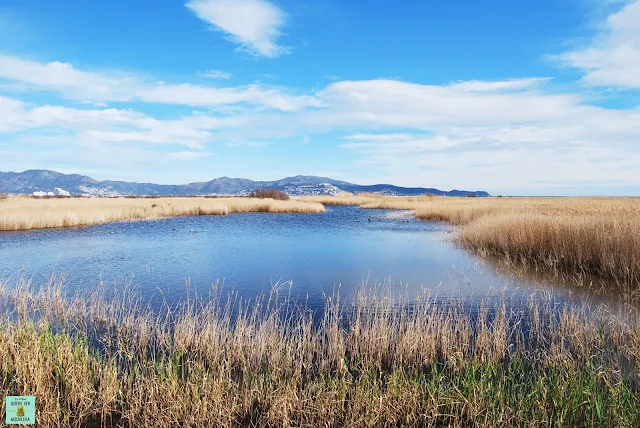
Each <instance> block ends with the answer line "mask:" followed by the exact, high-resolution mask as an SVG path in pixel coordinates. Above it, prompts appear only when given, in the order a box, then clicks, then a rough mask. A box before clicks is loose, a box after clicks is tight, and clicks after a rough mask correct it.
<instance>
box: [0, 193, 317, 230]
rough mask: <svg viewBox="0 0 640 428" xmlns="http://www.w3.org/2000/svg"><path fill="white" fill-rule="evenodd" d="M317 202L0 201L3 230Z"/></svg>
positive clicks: (289, 208)
mask: <svg viewBox="0 0 640 428" xmlns="http://www.w3.org/2000/svg"><path fill="white" fill-rule="evenodd" d="M323 211H324V206H323V205H322V204H320V203H317V202H303V201H296V200H288V201H278V200H273V199H253V198H198V197H191V198H188V197H185V198H153V199H146V198H135V199H128V198H52V199H34V198H25V197H10V198H7V199H3V200H0V231H8V230H28V229H45V228H53V227H69V226H85V225H91V224H100V223H108V222H113V221H125V220H141V219H156V218H162V217H177V216H189V215H225V214H231V213H244V212H270V213H320V212H323Z"/></svg>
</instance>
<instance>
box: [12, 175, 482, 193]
mask: <svg viewBox="0 0 640 428" xmlns="http://www.w3.org/2000/svg"><path fill="white" fill-rule="evenodd" d="M55 187H59V188H62V189H64V190H67V191H69V192H71V194H72V195H81V194H90V195H94V196H117V195H176V196H181V195H244V194H247V193H248V192H250V191H252V190H254V189H255V188H257V187H268V188H275V189H278V190H282V191H284V192H287V193H288V194H290V195H292V196H304V195H335V194H337V193H339V192H340V191H347V192H354V193H357V192H379V193H383V194H387V195H402V196H411V195H421V194H425V193H431V194H434V195H444V196H467V195H469V194H471V193H475V194H476V195H477V196H489V194H488V193H487V192H485V191H482V190H472V191H469V190H451V191H443V190H439V189H433V188H425V187H400V186H394V185H391V184H374V185H369V186H361V185H359V184H353V183H348V182H346V181H340V180H334V179H331V178H326V177H316V176H312V175H296V176H295V177H286V178H283V179H281V180H275V181H253V180H248V179H246V178H229V177H220V178H215V179H213V180H211V181H207V182H201V183H189V184H179V185H166V184H154V183H133V182H127V181H110V180H106V181H97V180H94V179H93V178H91V177H87V176H86V175H78V174H62V173H60V172H56V171H49V170H29V171H24V172H0V192H6V193H27V194H30V193H33V192H36V191H45V192H50V191H53V189H54V188H55Z"/></svg>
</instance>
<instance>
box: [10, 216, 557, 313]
mask: <svg viewBox="0 0 640 428" xmlns="http://www.w3.org/2000/svg"><path fill="white" fill-rule="evenodd" d="M191 230H196V231H197V232H192V231H191ZM451 230H452V228H451V227H450V226H447V225H444V224H441V223H434V222H422V221H416V220H414V219H413V218H412V217H410V216H407V215H406V214H404V215H403V213H401V212H397V211H396V212H393V211H386V210H362V209H360V208H358V207H327V211H326V213H324V214H310V215H307V214H292V215H290V214H256V213H251V214H233V215H228V216H202V217H178V218H170V219H163V220H156V221H143V222H131V223H112V224H105V225H98V226H92V227H84V228H75V229H56V230H38V231H29V232H10V233H3V234H1V235H0V272H2V275H3V276H5V277H6V276H8V275H11V274H14V273H15V272H16V271H17V270H18V269H19V268H20V266H22V265H24V266H25V270H26V272H27V273H28V274H29V275H31V276H32V277H33V279H34V281H35V282H36V283H41V282H43V281H45V280H46V279H47V277H48V276H49V275H50V274H51V273H52V272H56V273H58V274H60V273H64V275H65V278H66V283H67V285H68V286H69V287H70V288H71V289H76V290H82V289H87V288H89V289H91V288H93V287H95V285H96V284H97V283H99V282H100V281H102V282H103V283H104V284H105V285H107V286H111V287H112V286H113V285H114V284H115V286H117V287H121V286H124V285H128V284H131V285H135V286H136V287H138V288H139V289H140V290H141V292H142V293H143V295H145V296H152V295H154V294H156V293H158V291H157V290H158V289H160V290H162V292H163V296H164V298H166V299H167V300H168V301H175V300H176V299H182V298H183V297H184V296H185V293H186V290H187V287H186V283H187V281H189V283H190V289H191V291H196V292H199V293H200V294H207V293H208V291H209V290H210V287H211V284H212V283H215V282H216V280H220V281H223V280H224V283H225V288H226V289H227V290H229V289H231V288H233V289H235V290H236V291H238V293H239V294H240V295H241V296H245V297H255V296H256V295H258V294H261V293H268V292H269V291H270V290H271V289H272V287H273V285H274V284H283V283H286V282H287V281H292V285H291V291H290V292H291V294H292V295H293V296H294V297H298V298H303V299H305V300H306V299H307V296H308V303H309V304H310V305H311V306H312V307H317V306H318V305H320V304H321V302H322V294H323V293H326V294H331V293H332V292H333V291H334V290H335V289H337V287H338V285H339V284H340V292H341V294H351V293H352V292H353V291H354V290H355V289H357V288H359V287H360V286H361V285H362V284H363V283H364V282H366V283H367V284H368V285H370V286H373V285H375V284H376V283H380V282H386V283H391V284H393V285H394V286H402V287H405V293H406V294H407V295H412V294H415V293H416V292H421V291H422V290H423V289H424V290H427V291H428V292H429V293H430V294H431V295H432V296H436V295H437V296H438V297H443V298H448V297H458V298H459V297H463V298H465V299H470V300H474V299H477V298H484V297H487V296H495V295H497V294H500V293H501V292H502V291H505V292H506V293H507V294H512V293H514V292H517V290H519V289H523V290H524V291H533V290H534V289H535V288H536V287H540V286H541V284H540V283H539V282H532V281H528V280H525V279H515V278H514V277H512V276H511V275H509V274H500V273H499V272H498V271H497V270H496V269H495V268H493V267H492V266H491V265H490V264H485V263H482V262H480V261H479V260H478V259H477V258H475V257H473V256H472V255H470V254H468V253H467V252H465V251H462V250H460V249H457V248H455V247H454V245H452V243H451V242H450V240H449V236H450V235H449V234H448V233H447V232H449V231H451ZM283 288H285V289H286V290H287V292H289V286H288V285H286V284H285V285H283ZM554 290H555V292H559V293H560V294H562V293H563V292H564V291H565V290H566V289H565V288H564V287H563V286H561V285H556V286H555V287H554Z"/></svg>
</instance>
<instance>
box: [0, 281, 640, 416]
mask: <svg viewBox="0 0 640 428" xmlns="http://www.w3.org/2000/svg"><path fill="white" fill-rule="evenodd" d="M220 297H221V296H219V295H218V296H216V295H213V296H212V299H211V300H210V301H208V303H205V302H204V301H200V302H196V303H194V301H193V300H191V301H190V303H187V304H184V305H183V306H180V307H178V308H168V307H163V308H161V309H160V310H158V311H157V312H151V311H149V310H146V309H141V308H143V307H144V306H143V305H142V304H141V303H140V301H139V300H137V299H136V298H135V296H132V295H129V294H126V293H125V294H123V295H119V296H117V298H116V299H114V300H106V299H104V298H103V297H101V295H100V294H93V295H90V296H78V297H75V298H68V297H67V296H66V294H65V293H64V290H61V289H60V288H59V287H58V286H56V285H52V284H50V285H49V286H47V287H44V288H43V289H41V290H40V291H37V292H36V291H34V289H33V288H32V287H30V286H29V285H28V284H26V283H24V282H23V281H21V280H16V281H14V282H12V284H10V285H8V286H6V287H4V288H3V289H2V291H1V292H0V305H1V306H2V309H3V311H2V317H0V390H1V392H2V394H3V395H35V396H36V405H37V420H38V421H39V422H38V424H39V425H40V426H47V427H81V426H96V427H97V426H119V427H174V426H182V427H208V426H211V427H232V426H255V427H266V426H283V427H294V426H306V427H315V426H349V427H375V426H425V427H428V426H434V427H435V426H453V427H463V426H487V427H504V426H535V427H546V426H548V427H551V426H603V427H604V426H638V425H639V424H640V387H639V383H638V382H639V377H638V376H639V371H640V329H639V328H638V325H639V320H638V318H637V316H635V315H633V316H632V317H631V319H629V318H627V319H626V320H622V319H621V318H619V317H615V316H613V315H611V314H608V313H606V312H601V313H598V314H592V313H590V312H589V310H588V308H586V307H584V306H573V305H570V304H559V305H558V304H557V302H554V301H553V300H551V299H550V298H549V297H548V296H531V298H530V300H529V301H528V302H527V303H526V304H525V307H524V310H511V309H510V305H509V299H506V298H505V299H503V300H498V301H492V302H485V304H483V305H482V306H481V307H480V309H479V312H478V313H477V314H475V315H472V314H470V313H469V312H468V311H466V310H464V309H463V308H462V306H461V305H460V304H456V303H453V302H452V303H449V304H442V305H436V304H434V302H433V301H432V300H430V299H429V298H428V296H419V297H420V299H419V301H418V302H417V304H415V305H413V306H411V308H412V310H408V309H405V310H403V309H401V306H398V303H403V302H402V301H400V302H398V300H394V299H392V298H391V293H385V292H380V291H374V292H362V293H361V294H359V295H357V296H355V298H354V300H353V301H352V302H351V303H349V304H340V303H339V297H338V296H333V297H332V298H329V299H327V301H326V307H325V309H324V311H322V313H320V314H319V315H318V318H317V319H316V320H315V321H314V319H313V318H312V317H311V315H310V313H309V312H308V311H306V310H305V308H304V307H299V306H296V305H294V304H292V303H291V302H290V301H289V300H286V299H282V298H281V297H280V298H279V297H278V296H277V295H272V296H270V298H262V299H258V300H257V302H253V303H254V304H247V303H245V302H242V301H241V300H239V299H237V298H233V297H230V298H229V299H227V300H225V299H221V298H220ZM256 303H259V304H256ZM404 303H406V302H404ZM2 405H3V406H4V400H2ZM2 410H4V409H2Z"/></svg>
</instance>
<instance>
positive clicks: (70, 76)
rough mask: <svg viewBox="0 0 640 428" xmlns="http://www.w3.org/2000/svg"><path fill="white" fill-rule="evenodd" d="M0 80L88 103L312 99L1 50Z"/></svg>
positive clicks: (279, 106)
mask: <svg viewBox="0 0 640 428" xmlns="http://www.w3.org/2000/svg"><path fill="white" fill-rule="evenodd" d="M0 79H6V80H9V81H12V82H18V83H20V84H22V85H27V87H31V88H33V89H37V90H45V91H53V92H57V93H60V94H61V95H63V96H64V97H66V98H69V99H75V100H81V101H90V102H92V103H100V102H131V101H142V102H148V103H158V104H175V105H189V106H195V107H217V106H224V105H233V104H241V103H245V104H250V105H252V106H254V107H255V108H266V109H276V110H282V111H291V110H295V109H298V108H301V107H303V106H305V105H307V104H308V103H309V102H313V100H312V99H311V98H309V97H302V96H297V95H295V94H289V93H287V92H285V91H283V90H281V88H275V87H270V86H266V85H259V84H251V85H244V86H234V87H225V88H219V87H214V86H203V85H195V84H191V83H181V84H166V83H162V82H148V81H146V80H144V79H141V78H139V77H137V76H132V75H127V74H125V73H123V72H118V73H111V74H108V73H97V72H90V71H84V70H78V69H76V68H75V67H73V65H72V64H69V63H64V62H59V61H54V62H49V63H40V62H36V61H30V60H26V59H23V58H18V57H13V56H8V55H3V54H0Z"/></svg>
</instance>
